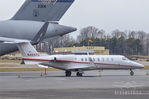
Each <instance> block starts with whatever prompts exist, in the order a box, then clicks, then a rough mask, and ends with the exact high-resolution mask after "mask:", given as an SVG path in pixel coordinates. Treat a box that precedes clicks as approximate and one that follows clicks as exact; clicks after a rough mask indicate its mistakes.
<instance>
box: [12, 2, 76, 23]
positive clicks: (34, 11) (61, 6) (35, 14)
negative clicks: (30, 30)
mask: <svg viewBox="0 0 149 99" xmlns="http://www.w3.org/2000/svg"><path fill="white" fill-rule="evenodd" d="M73 2H74V0H26V1H25V3H24V4H23V6H22V7H21V8H20V9H19V11H18V12H17V13H16V14H15V16H14V17H13V18H12V20H33V21H59V20H60V19H61V17H62V16H63V15H64V14H65V12H66V11H67V10H68V9H69V7H70V6H71V5H72V3H73Z"/></svg>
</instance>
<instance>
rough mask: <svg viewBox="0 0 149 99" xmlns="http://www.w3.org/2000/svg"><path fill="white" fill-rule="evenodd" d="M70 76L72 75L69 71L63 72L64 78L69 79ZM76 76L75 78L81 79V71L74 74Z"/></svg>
mask: <svg viewBox="0 0 149 99" xmlns="http://www.w3.org/2000/svg"><path fill="white" fill-rule="evenodd" d="M71 74H72V72H71V71H68V70H67V71H65V75H66V77H71ZM76 76H77V77H82V76H83V72H81V71H78V72H77V73H76Z"/></svg>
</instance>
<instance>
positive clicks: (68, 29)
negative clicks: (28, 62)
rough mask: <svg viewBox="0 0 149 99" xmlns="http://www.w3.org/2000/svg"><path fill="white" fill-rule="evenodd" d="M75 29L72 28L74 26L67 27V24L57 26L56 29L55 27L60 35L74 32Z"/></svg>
mask: <svg viewBox="0 0 149 99" xmlns="http://www.w3.org/2000/svg"><path fill="white" fill-rule="evenodd" d="M76 30H77V29H76V28H74V27H69V26H63V25H61V26H59V27H58V29H57V33H59V34H61V35H65V34H67V33H71V32H74V31H76Z"/></svg>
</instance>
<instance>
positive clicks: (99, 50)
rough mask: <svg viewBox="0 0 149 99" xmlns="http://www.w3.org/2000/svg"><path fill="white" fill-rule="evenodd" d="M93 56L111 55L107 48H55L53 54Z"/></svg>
mask: <svg viewBox="0 0 149 99" xmlns="http://www.w3.org/2000/svg"><path fill="white" fill-rule="evenodd" d="M87 53H90V54H92V55H109V50H108V49H105V47H97V46H83V47H64V48H54V53H53V54H79V55H80V54H87Z"/></svg>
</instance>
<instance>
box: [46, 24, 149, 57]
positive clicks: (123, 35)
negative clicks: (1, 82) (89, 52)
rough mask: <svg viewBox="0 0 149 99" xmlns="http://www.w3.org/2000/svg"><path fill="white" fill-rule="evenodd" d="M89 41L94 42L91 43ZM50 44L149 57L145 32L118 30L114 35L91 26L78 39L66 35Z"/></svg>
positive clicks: (148, 46) (148, 34)
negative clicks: (94, 47)
mask: <svg viewBox="0 0 149 99" xmlns="http://www.w3.org/2000/svg"><path fill="white" fill-rule="evenodd" d="M89 40H92V41H93V42H92V43H90V42H89ZM48 42H49V44H50V46H52V47H53V48H56V47H74V46H76V47H78V46H104V47H105V48H106V49H109V50H110V54H121V55H149V33H146V32H144V31H120V30H118V29H117V30H114V31H112V33H106V32H105V31H104V30H100V29H98V28H96V27H94V26H89V27H85V28H83V29H81V30H80V33H79V35H78V36H77V38H76V39H75V38H73V37H72V36H70V35H65V36H63V37H60V38H57V39H53V40H52V41H48Z"/></svg>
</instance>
